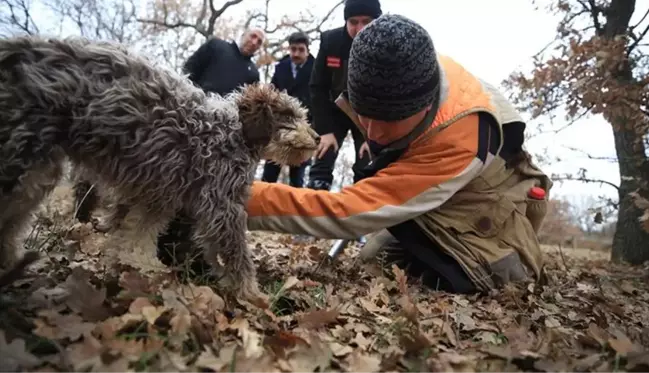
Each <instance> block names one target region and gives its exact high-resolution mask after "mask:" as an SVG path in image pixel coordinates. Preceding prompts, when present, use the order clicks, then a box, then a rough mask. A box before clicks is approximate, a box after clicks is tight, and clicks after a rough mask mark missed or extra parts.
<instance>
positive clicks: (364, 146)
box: [358, 141, 372, 159]
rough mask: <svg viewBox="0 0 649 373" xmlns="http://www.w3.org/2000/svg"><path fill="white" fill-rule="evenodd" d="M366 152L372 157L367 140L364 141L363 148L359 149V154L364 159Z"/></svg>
mask: <svg viewBox="0 0 649 373" xmlns="http://www.w3.org/2000/svg"><path fill="white" fill-rule="evenodd" d="M365 153H367V155H368V156H369V157H370V159H371V158H372V153H370V146H369V145H367V141H365V142H364V143H363V145H361V148H360V149H358V156H359V157H360V158H361V159H362V158H363V154H365Z"/></svg>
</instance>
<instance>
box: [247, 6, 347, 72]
mask: <svg viewBox="0 0 649 373" xmlns="http://www.w3.org/2000/svg"><path fill="white" fill-rule="evenodd" d="M343 3H344V0H339V1H338V2H336V3H335V4H334V5H333V6H332V7H331V8H330V9H329V10H328V11H327V12H326V13H325V14H324V15H322V16H318V15H316V14H313V12H312V11H311V10H310V9H305V10H302V11H301V12H299V13H298V14H296V15H284V16H282V17H281V18H280V20H279V21H278V22H272V21H271V19H270V16H269V14H270V10H271V7H272V0H265V3H264V7H263V9H261V10H253V11H249V12H248V15H247V17H246V18H247V19H246V21H245V23H244V24H243V28H244V29H248V28H250V27H253V26H255V27H259V28H261V29H263V30H264V32H265V33H266V36H267V39H266V43H265V45H264V48H263V50H262V53H261V56H260V58H259V59H258V60H257V66H258V67H262V68H263V70H264V75H265V79H266V81H269V80H270V78H271V74H272V65H273V63H274V62H276V61H277V60H279V59H280V58H281V57H282V55H283V54H285V53H286V47H287V45H286V43H287V42H288V38H289V36H290V35H291V34H292V33H293V32H303V33H304V34H306V35H308V36H309V39H310V40H311V41H312V42H313V41H317V40H319V39H320V34H321V33H322V32H323V31H324V30H325V29H326V28H327V27H328V26H329V23H330V21H331V17H332V16H333V14H334V13H335V11H336V10H337V9H338V8H339V7H340V6H341V5H342V4H343Z"/></svg>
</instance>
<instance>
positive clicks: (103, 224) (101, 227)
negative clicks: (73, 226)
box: [92, 218, 113, 233]
mask: <svg viewBox="0 0 649 373" xmlns="http://www.w3.org/2000/svg"><path fill="white" fill-rule="evenodd" d="M92 226H93V227H94V228H95V230H96V231H97V232H100V233H108V232H110V231H111V230H112V229H113V225H112V224H111V223H110V221H109V220H108V219H105V218H94V219H92Z"/></svg>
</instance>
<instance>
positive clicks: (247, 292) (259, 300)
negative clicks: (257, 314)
mask: <svg viewBox="0 0 649 373" xmlns="http://www.w3.org/2000/svg"><path fill="white" fill-rule="evenodd" d="M237 298H239V300H243V301H246V302H248V303H250V304H252V305H254V306H256V307H259V308H261V309H268V308H270V298H269V297H268V295H266V294H264V293H262V292H261V291H260V290H259V288H258V287H257V283H256V282H255V283H254V284H252V285H246V284H244V285H243V286H242V287H241V288H240V290H239V292H238V294H237Z"/></svg>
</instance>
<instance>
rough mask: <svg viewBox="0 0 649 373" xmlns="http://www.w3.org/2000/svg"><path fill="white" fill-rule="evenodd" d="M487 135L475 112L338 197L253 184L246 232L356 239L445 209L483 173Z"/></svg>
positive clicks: (286, 187)
mask: <svg viewBox="0 0 649 373" xmlns="http://www.w3.org/2000/svg"><path fill="white" fill-rule="evenodd" d="M485 126H486V128H485ZM480 131H482V133H483V135H481V136H480V135H479V133H480ZM485 131H487V135H486V136H485V135H484V134H485ZM488 131H491V129H490V127H489V124H488V123H486V122H484V123H479V120H478V115H477V114H473V115H470V116H467V117H465V118H463V119H460V120H459V121H458V122H456V123H454V124H452V125H451V126H449V127H448V128H446V129H444V130H443V131H441V132H439V133H437V134H435V135H434V136H432V137H431V138H427V139H426V138H420V139H418V140H417V142H416V143H415V144H413V145H412V146H411V149H409V150H408V151H407V152H406V153H405V154H404V155H403V156H402V158H401V159H400V160H398V161H396V162H394V163H392V164H390V165H389V166H388V167H386V168H384V169H383V170H381V171H379V172H378V173H377V174H376V175H375V176H373V177H370V178H367V179H364V180H361V181H359V182H357V183H355V184H353V185H351V186H349V187H346V188H344V189H343V190H342V191H341V192H339V193H331V192H328V191H318V190H312V189H306V188H305V189H301V188H292V187H290V186H287V185H282V184H269V183H263V182H255V183H253V186H252V190H251V198H250V199H249V201H248V206H247V210H248V216H249V218H248V228H249V229H250V230H270V231H276V232H282V233H293V234H307V235H312V236H315V237H319V238H348V239H353V238H357V237H359V236H362V235H365V234H368V233H371V232H375V231H378V230H381V229H383V228H387V227H390V226H393V225H395V224H399V223H401V222H404V221H406V220H409V219H412V218H414V217H417V216H419V215H421V214H424V213H426V212H428V211H431V210H433V209H435V208H437V207H438V206H440V205H442V204H443V203H444V202H445V201H447V200H448V199H449V198H450V197H451V196H452V195H453V194H454V193H456V192H457V191H458V190H460V189H461V188H463V187H464V186H465V185H466V184H467V183H469V182H470V181H471V180H472V179H474V178H475V177H476V176H477V175H478V174H479V173H480V172H481V171H482V169H483V165H484V162H485V161H484V160H485V159H486V150H489V147H490V144H489V136H488ZM418 142H421V143H418ZM491 146H493V144H492V145H491ZM485 149H486V150H485ZM492 152H493V151H492Z"/></svg>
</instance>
